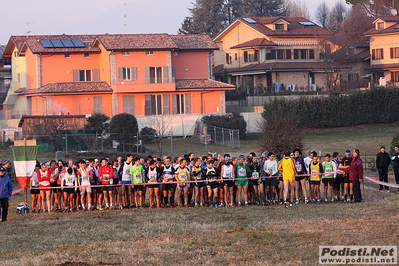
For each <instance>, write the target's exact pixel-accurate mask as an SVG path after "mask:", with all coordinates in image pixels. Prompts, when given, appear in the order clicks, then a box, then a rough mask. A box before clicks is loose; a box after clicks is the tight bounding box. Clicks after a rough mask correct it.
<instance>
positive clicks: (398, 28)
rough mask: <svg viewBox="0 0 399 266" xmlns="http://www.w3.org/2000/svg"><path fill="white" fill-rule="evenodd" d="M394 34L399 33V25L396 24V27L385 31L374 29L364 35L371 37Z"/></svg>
mask: <svg viewBox="0 0 399 266" xmlns="http://www.w3.org/2000/svg"><path fill="white" fill-rule="evenodd" d="M392 33H399V23H395V24H394V25H392V26H390V27H388V28H385V29H376V28H372V29H371V30H368V31H366V32H364V33H363V35H365V36H369V35H380V34H392Z"/></svg>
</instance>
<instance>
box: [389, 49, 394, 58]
mask: <svg viewBox="0 0 399 266" xmlns="http://www.w3.org/2000/svg"><path fill="white" fill-rule="evenodd" d="M390 54H391V58H394V56H393V48H392V47H391V49H390Z"/></svg>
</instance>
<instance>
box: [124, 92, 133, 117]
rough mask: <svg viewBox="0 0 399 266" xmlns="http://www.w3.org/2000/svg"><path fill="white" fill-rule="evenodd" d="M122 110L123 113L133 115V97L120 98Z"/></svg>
mask: <svg viewBox="0 0 399 266" xmlns="http://www.w3.org/2000/svg"><path fill="white" fill-rule="evenodd" d="M122 110H123V112H124V113H127V114H132V115H134V95H123V96H122Z"/></svg>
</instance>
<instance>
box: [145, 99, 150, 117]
mask: <svg viewBox="0 0 399 266" xmlns="http://www.w3.org/2000/svg"><path fill="white" fill-rule="evenodd" d="M145 115H151V95H146V96H145Z"/></svg>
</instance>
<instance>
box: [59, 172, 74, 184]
mask: <svg viewBox="0 0 399 266" xmlns="http://www.w3.org/2000/svg"><path fill="white" fill-rule="evenodd" d="M62 179H63V182H62V183H61V186H64V185H65V186H67V187H73V186H75V184H76V175H75V174H74V173H72V174H71V175H70V174H69V173H68V172H66V173H65V174H64V176H63V178H62Z"/></svg>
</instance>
